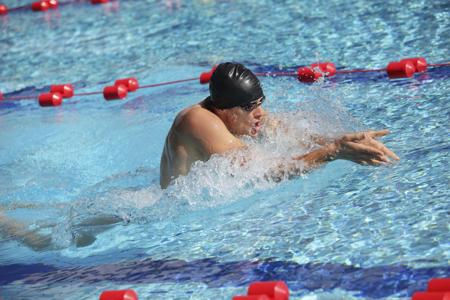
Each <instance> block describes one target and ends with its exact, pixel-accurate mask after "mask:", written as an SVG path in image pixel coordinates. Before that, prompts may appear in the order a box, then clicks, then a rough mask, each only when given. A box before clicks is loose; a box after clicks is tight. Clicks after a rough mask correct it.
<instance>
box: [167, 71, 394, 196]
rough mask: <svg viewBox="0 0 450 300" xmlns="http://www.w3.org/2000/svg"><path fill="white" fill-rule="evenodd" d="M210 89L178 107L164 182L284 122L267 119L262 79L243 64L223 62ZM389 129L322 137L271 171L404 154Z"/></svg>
mask: <svg viewBox="0 0 450 300" xmlns="http://www.w3.org/2000/svg"><path fill="white" fill-rule="evenodd" d="M209 91H210V95H209V96H208V97H207V98H206V99H204V100H203V101H201V102H200V103H197V104H195V105H193V106H190V107H187V108H186V109H184V110H182V111H181V112H180V113H178V115H177V116H176V118H175V120H174V122H173V124H172V127H171V128H170V130H169V133H168V134H167V137H166V141H165V145H164V149H163V153H162V155H161V164H160V168H161V170H160V185H161V188H167V187H168V186H169V184H170V183H171V182H172V180H174V179H176V178H177V177H178V176H180V175H186V174H187V173H188V172H189V170H190V168H191V165H192V164H193V163H194V162H195V161H199V160H200V161H207V160H208V159H209V158H210V157H211V155H213V154H224V153H228V152H230V151H232V150H237V149H242V148H245V147H246V145H245V144H244V143H243V142H242V141H241V140H240V137H241V136H244V135H247V136H250V137H256V136H257V135H258V134H259V133H260V131H261V129H262V127H263V126H269V124H272V126H274V125H273V124H279V123H280V122H276V121H274V120H272V121H271V122H268V121H267V120H268V117H267V112H266V111H265V110H264V109H263V108H262V104H263V102H264V100H265V96H264V93H263V90H262V88H261V85H260V82H259V80H258V78H257V77H256V76H255V74H253V73H252V72H251V71H250V70H249V69H247V68H246V67H244V66H243V65H242V64H238V63H230V62H227V63H223V64H220V65H219V66H218V67H217V68H216V70H215V71H214V73H213V74H212V76H211V80H210V83H209ZM275 126H276V125H275ZM388 133H389V131H388V130H380V131H367V132H358V133H350V134H346V135H344V136H342V137H340V138H338V139H335V140H333V141H330V142H327V143H322V146H321V148H319V149H316V150H314V151H311V152H309V153H307V154H304V155H296V154H295V153H292V155H293V157H292V161H291V162H287V163H285V165H280V166H278V167H277V168H276V169H273V170H268V173H267V174H266V176H267V177H268V178H271V179H274V180H280V179H281V178H285V177H288V178H290V177H292V176H296V175H300V174H301V173H303V172H305V171H307V170H311V169H313V168H316V167H318V166H320V165H322V164H324V163H326V162H330V161H333V160H337V159H345V160H350V161H353V162H355V163H358V164H367V165H381V164H385V163H389V162H390V161H391V160H398V159H399V158H398V156H397V155H396V154H395V153H394V152H392V151H391V150H389V149H388V148H387V147H386V146H385V145H383V144H382V143H381V142H379V141H378V140H376V138H379V137H382V136H384V135H386V134H388ZM299 162H301V163H300V164H299ZM244 163H245V162H244Z"/></svg>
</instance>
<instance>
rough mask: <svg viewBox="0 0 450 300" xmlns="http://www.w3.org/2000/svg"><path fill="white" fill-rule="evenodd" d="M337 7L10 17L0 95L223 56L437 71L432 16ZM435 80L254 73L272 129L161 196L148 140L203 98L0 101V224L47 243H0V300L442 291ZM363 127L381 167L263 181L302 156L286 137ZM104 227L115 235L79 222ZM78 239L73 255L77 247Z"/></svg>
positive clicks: (391, 295)
mask: <svg viewBox="0 0 450 300" xmlns="http://www.w3.org/2000/svg"><path fill="white" fill-rule="evenodd" d="M342 2H343V1H314V2H303V1H302V2H300V1H282V2H280V1H258V3H256V2H250V1H249V2H245V1H200V0H198V1H181V0H180V1H125V0H124V1H120V2H114V3H112V4H108V5H104V6H92V5H90V4H89V2H81V1H79V2H75V3H68V4H64V5H61V6H60V8H59V10H57V11H49V12H47V13H33V12H31V11H27V10H21V11H15V12H11V13H10V14H9V15H7V16H3V17H0V31H1V34H0V57H1V68H0V91H2V92H3V93H4V94H5V96H7V97H8V96H29V95H36V94H38V93H40V92H42V91H46V90H48V87H49V85H50V84H52V83H66V82H70V83H73V84H74V86H75V88H76V92H92V91H101V90H102V88H103V87H104V86H105V85H109V84H112V83H113V82H114V80H116V79H117V78H123V77H127V76H135V77H137V78H138V79H139V81H140V83H141V85H143V84H153V83H158V82H164V81H171V80H178V79H184V78H191V77H196V76H198V75H199V74H200V73H201V72H204V71H207V70H208V69H209V68H210V67H211V66H212V65H214V64H216V63H219V62H222V61H229V60H234V61H240V62H242V63H244V64H246V65H247V66H248V67H249V68H251V69H252V70H254V71H276V70H279V69H287V70H290V69H289V68H290V67H294V66H298V65H305V64H310V63H313V62H315V61H317V60H323V61H333V62H335V63H336V65H337V66H338V67H339V68H345V69H352V68H383V67H385V66H386V65H387V63H388V62H389V61H392V60H397V59H400V58H402V57H415V56H424V57H426V58H427V60H428V61H429V62H432V63H443V62H448V59H449V48H450V47H449V46H450V45H449V41H450V17H449V15H450V5H449V4H448V1H432V3H429V2H425V1H390V2H389V4H387V3H385V1H372V2H366V1H352V2H344V3H342ZM4 3H5V4H6V5H8V6H10V7H14V6H18V5H22V4H27V3H28V2H27V1H13V0H7V1H4ZM449 78H450V67H440V68H431V69H430V70H429V71H428V72H427V73H423V74H416V75H415V76H414V78H412V79H400V80H389V79H388V78H387V77H386V75H384V74H383V73H367V74H348V75H338V76H336V77H335V78H332V79H327V80H325V81H324V82H319V83H315V84H312V85H306V84H300V83H298V81H297V80H296V79H295V78H289V77H275V78H272V77H263V78H261V81H262V85H263V88H264V91H265V94H266V96H267V101H266V102H267V104H265V107H266V108H267V109H268V110H269V111H271V112H272V113H273V114H274V115H276V116H277V117H278V118H282V119H284V120H285V121H286V122H287V123H288V124H290V126H291V128H290V129H291V130H290V131H289V133H287V134H284V135H283V134H278V135H276V137H275V139H274V140H266V141H264V140H263V141H250V140H247V141H246V142H247V143H248V144H249V146H250V149H251V150H252V151H253V153H254V154H257V155H255V157H254V159H253V160H252V161H250V162H249V164H248V166H247V167H246V168H244V169H242V170H241V169H236V168H234V169H233V166H232V165H231V164H230V162H229V161H228V160H227V159H226V158H219V157H214V158H212V159H211V160H210V161H209V162H207V163H204V164H197V165H196V166H194V168H193V170H192V172H191V173H190V175H188V176H186V177H183V178H180V180H178V181H177V182H176V184H175V185H174V186H172V187H171V188H169V189H168V190H166V191H162V190H160V188H159V185H158V182H159V158H160V155H161V150H162V146H163V142H164V138H165V135H166V133H167V131H168V129H169V127H170V125H171V122H172V120H173V118H174V117H175V115H176V114H177V112H178V111H180V110H181V109H182V108H184V107H185V106H188V105H190V104H193V103H195V102H198V101H200V100H202V99H203V98H204V97H205V96H206V95H207V92H208V89H207V86H202V85H200V84H198V83H197V82H187V83H182V84H178V85H168V86H163V87H158V88H152V89H139V90H138V91H137V92H135V93H130V94H129V96H128V97H127V99H126V100H125V101H116V102H106V101H104V100H103V98H102V96H101V95H94V96H85V97H74V98H72V99H69V100H66V101H65V102H64V103H63V105H62V106H61V107H57V108H45V109H44V108H40V107H39V105H38V104H37V103H36V100H23V101H3V102H0V127H1V128H2V129H1V130H0V213H2V214H4V215H5V216H6V217H7V218H8V219H10V220H14V222H18V223H20V224H23V226H25V227H26V228H27V229H29V230H35V231H36V232H37V233H40V234H41V235H42V236H48V237H51V239H52V243H51V246H50V247H49V248H45V249H42V250H33V249H31V248H30V247H27V246H26V245H25V244H24V243H22V242H21V241H20V240H18V239H17V237H14V236H11V235H7V234H6V235H0V298H3V299H5V300H6V299H61V298H64V299H96V298H97V297H98V295H100V293H101V291H103V290H106V289H119V288H133V289H135V290H136V291H137V292H138V293H139V295H140V298H142V299H231V297H232V296H233V295H237V294H244V293H245V290H246V286H247V285H248V284H249V283H250V282H252V281H255V280H285V281H286V282H287V284H288V286H289V287H290V289H291V294H292V295H293V296H292V297H291V298H293V299H299V298H301V299H409V297H410V295H411V294H412V293H413V292H414V291H416V290H421V289H425V287H426V282H427V281H428V280H429V279H430V278H432V277H450V266H449V261H450V227H449V223H448V219H449V214H450V202H449V198H450V197H449V196H450V192H449V182H450V180H449V179H450V175H449V172H448V167H447V166H448V163H449V155H448V153H449V148H450V141H449V135H448V133H449V132H450V130H449V129H450V128H449V127H450V125H449V124H450V122H449V113H450V112H449V104H448V100H449V97H448V95H449V94H450V81H449ZM369 128H371V129H383V128H389V129H390V130H391V132H392V133H391V134H390V135H388V136H387V137H385V138H383V142H385V143H386V145H387V146H388V147H390V148H392V149H393V150H394V151H395V152H396V153H397V154H398V155H399V156H400V157H401V160H400V162H398V163H395V164H394V165H392V166H388V167H377V168H374V167H366V166H359V165H355V164H352V163H350V162H345V161H336V162H333V163H329V164H328V165H326V166H323V167H322V168H320V169H318V170H316V171H314V172H311V173H309V174H307V175H305V176H302V177H299V178H295V179H292V180H284V181H281V182H279V183H275V182H267V181H265V180H263V173H264V171H265V170H267V168H269V167H270V166H271V164H273V163H274V162H275V163H276V162H277V161H279V160H283V159H287V158H288V157H289V156H290V155H295V154H298V153H303V152H305V151H307V149H305V148H304V147H303V148H302V147H300V146H298V143H297V142H298V140H299V139H300V140H301V139H304V138H305V137H304V136H305V132H311V133H317V134H323V135H327V136H335V135H338V134H340V133H342V132H348V131H355V130H361V129H369ZM230 174H232V175H233V176H230ZM105 213H107V214H112V215H115V216H118V217H119V218H120V219H121V221H120V222H119V223H118V224H115V225H103V226H83V225H82V224H83V222H86V220H89V219H91V218H93V217H96V216H100V215H104V214H105ZM0 231H1V230H0ZM86 234H87V235H89V236H91V237H92V240H91V242H92V243H91V244H89V245H87V246H84V247H77V245H76V243H77V242H76V241H77V238H79V237H80V236H83V235H86ZM78 246H80V245H78Z"/></svg>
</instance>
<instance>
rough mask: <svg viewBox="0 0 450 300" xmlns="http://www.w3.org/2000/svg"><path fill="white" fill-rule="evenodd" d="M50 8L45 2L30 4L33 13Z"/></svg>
mask: <svg viewBox="0 0 450 300" xmlns="http://www.w3.org/2000/svg"><path fill="white" fill-rule="evenodd" d="M49 8H50V5H49V4H48V2H47V1H38V2H33V3H32V4H31V9H32V10H33V11H46V10H48V9H49Z"/></svg>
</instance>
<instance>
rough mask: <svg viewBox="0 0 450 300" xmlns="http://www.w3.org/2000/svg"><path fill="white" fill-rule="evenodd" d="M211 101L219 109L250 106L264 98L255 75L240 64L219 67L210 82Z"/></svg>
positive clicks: (224, 64) (225, 64)
mask: <svg viewBox="0 0 450 300" xmlns="http://www.w3.org/2000/svg"><path fill="white" fill-rule="evenodd" d="M209 92H210V94H211V96H210V101H211V103H212V105H213V106H214V107H216V108H219V109H226V108H232V107H236V106H248V105H251V104H254V103H255V102H256V101H257V100H258V99H260V98H262V97H264V93H263V90H262V88H261V84H260V82H259V80H258V78H257V77H256V76H255V74H253V73H252V71H250V70H249V69H247V68H246V67H244V66H243V65H241V64H238V63H231V62H226V63H223V64H220V65H218V66H217V68H216V70H215V71H214V73H213V74H212V76H211V80H210V82H209Z"/></svg>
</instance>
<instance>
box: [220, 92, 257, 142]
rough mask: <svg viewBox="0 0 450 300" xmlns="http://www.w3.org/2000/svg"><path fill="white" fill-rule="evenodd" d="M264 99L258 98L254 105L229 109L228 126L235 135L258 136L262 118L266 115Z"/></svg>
mask: <svg viewBox="0 0 450 300" xmlns="http://www.w3.org/2000/svg"><path fill="white" fill-rule="evenodd" d="M262 101H263V99H262V98H261V99H258V100H257V101H256V102H255V103H254V104H253V105H251V106H246V107H240V106H237V107H233V108H230V109H227V111H228V118H227V127H228V130H230V132H231V133H233V134H235V135H250V136H256V135H257V134H258V133H259V131H260V130H261V126H262V118H263V116H264V115H265V112H264V109H263V108H262V106H261V104H262Z"/></svg>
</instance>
